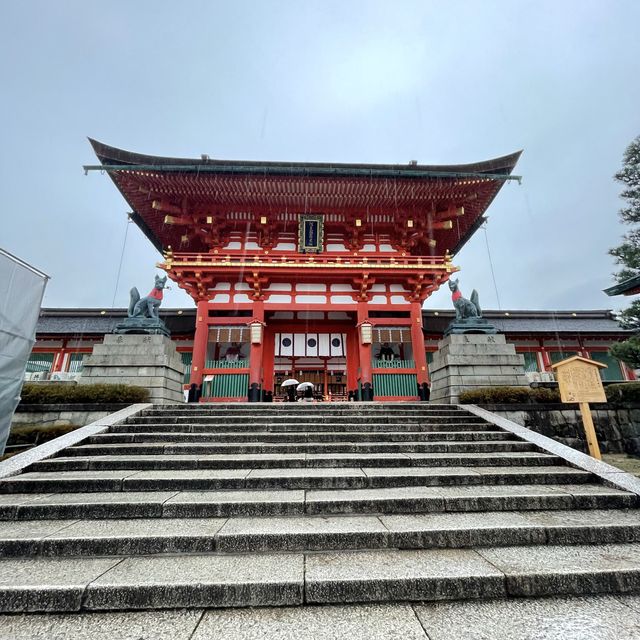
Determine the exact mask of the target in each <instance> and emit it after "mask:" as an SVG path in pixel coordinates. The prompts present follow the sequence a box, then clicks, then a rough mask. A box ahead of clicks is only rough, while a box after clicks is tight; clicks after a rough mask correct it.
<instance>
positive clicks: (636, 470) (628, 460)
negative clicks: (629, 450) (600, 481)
mask: <svg viewBox="0 0 640 640" xmlns="http://www.w3.org/2000/svg"><path fill="white" fill-rule="evenodd" d="M602 461H603V462H606V463H607V464H610V465H613V466H614V467H618V469H622V470H623V471H626V472H627V473H633V475H635V476H638V477H640V458H638V457H636V456H630V455H628V454H626V453H605V454H603V455H602Z"/></svg>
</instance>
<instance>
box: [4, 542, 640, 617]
mask: <svg viewBox="0 0 640 640" xmlns="http://www.w3.org/2000/svg"><path fill="white" fill-rule="evenodd" d="M639 589H640V545H638V544H611V545H600V546H595V545H582V546H565V545H559V546H549V545H531V546H509V547H478V548H472V549H433V550H431V549H429V550H374V551H346V552H326V553H308V554H302V553H299V552H290V553H277V554H270V553H253V554H237V555H234V554H190V555H176V556H164V555H156V556H147V557H128V558H125V559H124V560H123V559H121V558H119V557H106V558H20V559H11V558H10V559H4V560H1V561H0V607H2V611H3V612H7V613H9V612H20V611H79V610H126V609H151V608H171V607H173V608H178V607H184V608H194V607H246V606H259V605H278V606H282V605H301V604H303V603H304V602H307V603H318V604H325V603H336V602H341V603H344V602H384V601H390V600H394V601H402V600H406V601H436V600H463V599H464V600H467V599H477V598H481V597H482V598H502V597H506V596H516V597H520V596H552V595H553V596H557V595H559V594H569V595H581V594H592V593H618V594H621V593H630V592H634V591H638V590H639Z"/></svg>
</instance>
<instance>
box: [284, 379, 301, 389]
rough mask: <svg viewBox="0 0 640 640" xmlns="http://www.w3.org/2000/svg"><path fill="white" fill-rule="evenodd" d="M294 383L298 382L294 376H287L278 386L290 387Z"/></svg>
mask: <svg viewBox="0 0 640 640" xmlns="http://www.w3.org/2000/svg"><path fill="white" fill-rule="evenodd" d="M294 384H300V383H299V382H298V381H297V380H295V379H294V378H289V379H288V380H285V381H284V382H283V383H282V384H281V385H280V386H281V387H291V386H293V385H294Z"/></svg>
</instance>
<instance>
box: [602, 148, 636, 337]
mask: <svg viewBox="0 0 640 640" xmlns="http://www.w3.org/2000/svg"><path fill="white" fill-rule="evenodd" d="M614 177H615V179H616V180H617V181H618V182H620V183H622V184H623V185H624V189H623V191H622V193H621V194H620V197H621V198H622V199H623V200H624V202H625V206H624V207H623V208H622V209H620V212H619V216H620V219H621V221H622V222H623V223H624V224H627V225H630V226H632V227H633V228H632V229H631V231H629V232H628V233H625V234H624V236H623V237H622V239H623V242H622V244H620V245H619V246H617V247H614V248H613V249H610V250H609V253H610V254H611V255H612V256H613V257H614V258H615V259H616V260H615V261H616V264H619V265H620V266H621V267H622V268H621V269H620V271H618V272H617V273H615V274H614V278H615V279H616V281H617V282H622V281H623V280H627V279H628V278H631V277H633V276H637V275H639V274H640V136H638V137H637V138H636V139H635V140H634V141H633V142H632V143H631V144H630V145H629V146H628V147H627V149H626V150H625V152H624V156H623V164H622V169H620V171H618V172H617V173H616V175H615V176H614ZM620 323H621V324H622V326H624V327H625V328H627V329H637V330H640V300H636V301H635V302H633V303H632V304H631V305H630V306H629V307H628V308H627V309H625V310H624V311H623V312H622V313H621V314H620Z"/></svg>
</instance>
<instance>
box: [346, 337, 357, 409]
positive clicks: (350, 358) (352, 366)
mask: <svg viewBox="0 0 640 640" xmlns="http://www.w3.org/2000/svg"><path fill="white" fill-rule="evenodd" d="M359 366H360V365H359V362H358V329H357V328H352V327H350V328H349V330H348V332H347V371H346V374H347V394H350V393H353V394H354V397H355V394H356V392H357V391H358V367H359Z"/></svg>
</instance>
